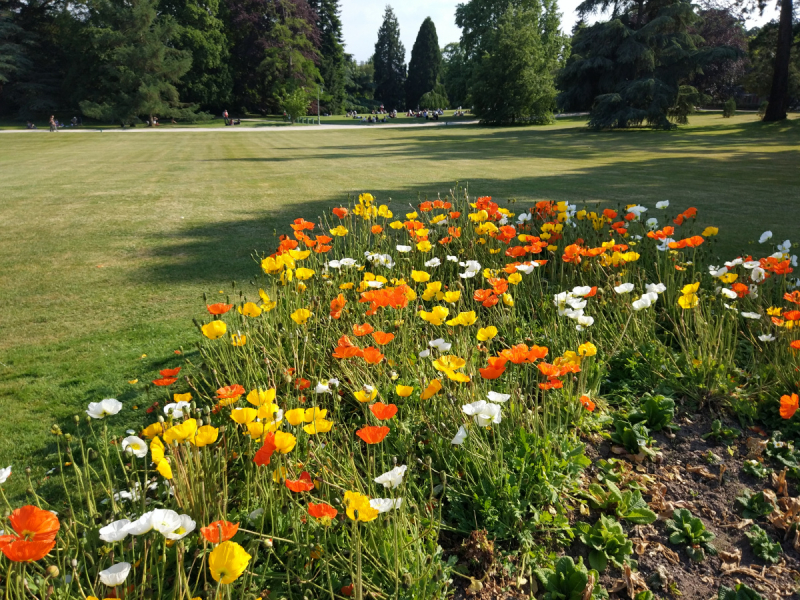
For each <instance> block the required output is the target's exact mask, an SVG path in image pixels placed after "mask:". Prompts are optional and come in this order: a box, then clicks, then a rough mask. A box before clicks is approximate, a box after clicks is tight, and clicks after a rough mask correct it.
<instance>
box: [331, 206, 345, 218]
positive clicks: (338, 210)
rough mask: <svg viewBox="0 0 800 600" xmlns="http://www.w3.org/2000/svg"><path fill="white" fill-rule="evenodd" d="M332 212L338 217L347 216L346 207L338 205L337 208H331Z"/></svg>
mask: <svg viewBox="0 0 800 600" xmlns="http://www.w3.org/2000/svg"><path fill="white" fill-rule="evenodd" d="M333 214H335V215H336V216H337V217H339V218H340V219H344V218H345V217H346V216H347V209H346V208H344V207H342V206H340V207H338V208H334V209H333Z"/></svg>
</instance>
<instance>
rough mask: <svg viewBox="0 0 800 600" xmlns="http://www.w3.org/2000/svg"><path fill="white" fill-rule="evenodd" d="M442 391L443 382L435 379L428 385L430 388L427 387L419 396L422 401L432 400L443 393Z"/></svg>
mask: <svg viewBox="0 0 800 600" xmlns="http://www.w3.org/2000/svg"><path fill="white" fill-rule="evenodd" d="M441 389H442V382H441V381H439V380H438V379H434V380H433V381H431V382H430V383H429V384H428V387H426V388H425V389H424V390H423V391H422V393H421V394H420V395H419V397H420V400H428V399H429V398H432V397H433V396H435V395H436V394H438V393H439V392H440V391H441Z"/></svg>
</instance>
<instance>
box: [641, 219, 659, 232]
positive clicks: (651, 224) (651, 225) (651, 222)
mask: <svg viewBox="0 0 800 600" xmlns="http://www.w3.org/2000/svg"><path fill="white" fill-rule="evenodd" d="M644 224H645V225H647V228H648V229H650V230H653V229H658V219H656V218H655V217H650V218H649V219H647V221H645V222H644Z"/></svg>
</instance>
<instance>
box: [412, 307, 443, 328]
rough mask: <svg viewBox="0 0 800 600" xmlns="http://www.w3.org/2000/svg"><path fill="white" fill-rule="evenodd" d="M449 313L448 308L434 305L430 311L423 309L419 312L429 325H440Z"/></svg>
mask: <svg viewBox="0 0 800 600" xmlns="http://www.w3.org/2000/svg"><path fill="white" fill-rule="evenodd" d="M449 314H450V309H448V308H446V307H444V306H434V307H433V309H432V310H431V311H430V312H428V311H424V310H421V311H420V312H419V316H420V317H421V318H422V320H423V321H427V322H428V323H430V324H431V325H441V324H442V323H444V320H445V319H446V318H447V315H449Z"/></svg>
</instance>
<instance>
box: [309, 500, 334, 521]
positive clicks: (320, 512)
mask: <svg viewBox="0 0 800 600" xmlns="http://www.w3.org/2000/svg"><path fill="white" fill-rule="evenodd" d="M308 514H309V515H311V516H312V517H314V518H315V519H325V518H328V519H335V518H336V515H338V514H339V511H338V510H336V509H335V508H333V507H332V506H331V505H330V504H325V503H324V502H320V503H319V504H314V503H313V502H309V503H308Z"/></svg>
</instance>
